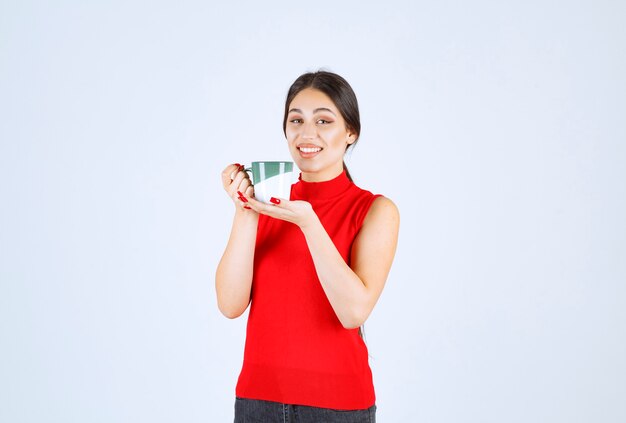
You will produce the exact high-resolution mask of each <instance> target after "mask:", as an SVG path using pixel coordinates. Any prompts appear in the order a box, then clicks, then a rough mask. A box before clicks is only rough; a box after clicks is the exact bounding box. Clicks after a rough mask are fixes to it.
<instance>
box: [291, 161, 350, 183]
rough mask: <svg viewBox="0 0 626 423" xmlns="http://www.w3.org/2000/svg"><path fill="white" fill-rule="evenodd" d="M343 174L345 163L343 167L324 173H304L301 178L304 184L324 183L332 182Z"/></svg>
mask: <svg viewBox="0 0 626 423" xmlns="http://www.w3.org/2000/svg"><path fill="white" fill-rule="evenodd" d="M342 172H343V162H341V166H340V167H339V168H338V169H335V168H333V169H328V170H326V171H322V172H304V171H302V173H301V176H300V178H301V179H302V180H303V181H304V182H324V181H330V180H331V179H335V178H336V177H337V176H339V175H341V173H342Z"/></svg>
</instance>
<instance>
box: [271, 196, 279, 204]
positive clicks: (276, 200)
mask: <svg viewBox="0 0 626 423" xmlns="http://www.w3.org/2000/svg"><path fill="white" fill-rule="evenodd" d="M270 203H274V204H280V200H279V199H278V198H274V197H272V198H270Z"/></svg>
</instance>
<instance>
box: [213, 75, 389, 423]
mask: <svg viewBox="0 0 626 423" xmlns="http://www.w3.org/2000/svg"><path fill="white" fill-rule="evenodd" d="M283 130H284V133H285V136H286V138H287V145H288V147H289V151H290V153H291V155H292V157H293V160H294V161H295V163H296V165H297V166H298V168H299V169H300V171H301V173H300V177H299V181H298V182H297V183H295V184H294V185H293V186H292V188H291V196H290V198H289V199H287V198H272V200H271V201H272V203H273V204H265V203H261V202H259V201H256V200H255V199H254V187H253V186H252V184H251V182H250V180H249V178H248V174H247V173H246V172H245V171H244V170H243V166H241V165H239V164H232V165H229V166H227V167H226V169H224V171H223V172H222V182H223V185H224V189H225V190H226V192H227V193H228V195H229V196H230V198H231V199H232V200H233V202H234V204H235V216H234V221H233V227H232V231H231V234H230V238H229V240H228V244H227V246H226V250H225V251H224V255H223V256H222V259H221V261H220V263H219V265H218V268H217V272H216V281H215V284H216V290H217V300H218V306H219V308H220V310H221V312H222V313H223V314H224V315H225V316H226V317H229V318H236V317H238V316H240V315H241V314H242V313H243V312H244V311H245V310H246V308H247V307H248V304H251V306H250V307H251V308H250V313H249V316H248V327H247V335H246V346H245V351H244V362H243V368H242V370H241V374H240V376H239V381H238V383H237V388H236V401H235V423H238V422H263V423H270V422H287V421H289V422H331V423H332V422H339V421H341V422H373V421H375V414H376V405H375V395H374V386H373V383H372V373H371V370H370V367H369V364H368V352H367V347H366V345H365V343H364V342H363V339H362V337H361V331H360V327H361V326H362V325H363V323H364V322H365V320H366V319H367V317H368V316H369V315H370V313H371V311H372V309H373V308H374V305H375V304H376V302H377V300H378V298H379V296H380V294H381V292H382V290H383V287H384V285H385V281H386V279H387V275H388V273H389V269H390V268H391V263H392V261H393V257H394V254H395V250H396V244H397V238H398V227H399V214H398V210H397V208H396V206H395V205H394V203H393V202H392V201H391V200H389V199H388V198H386V197H383V196H381V195H374V194H372V193H371V192H369V191H366V190H362V189H360V188H358V187H357V186H356V185H355V184H354V183H353V182H352V179H351V177H350V174H349V173H348V171H347V169H346V167H345V164H344V161H343V156H344V154H345V152H346V150H347V149H348V147H350V146H351V145H352V146H353V145H354V144H355V143H356V142H357V140H358V138H359V133H360V130H361V123H360V120H359V109H358V103H357V99H356V96H355V94H354V92H353V90H352V88H351V87H350V85H349V84H348V83H347V82H346V80H345V79H343V78H342V77H341V76H339V75H337V74H334V73H330V72H322V71H319V72H315V73H307V74H304V75H301V76H300V77H299V78H298V79H296V81H295V82H294V83H293V84H292V86H291V88H290V89H289V92H288V94H287V100H286V102H285V115H284V119H283Z"/></svg>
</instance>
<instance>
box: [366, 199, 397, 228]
mask: <svg viewBox="0 0 626 423" xmlns="http://www.w3.org/2000/svg"><path fill="white" fill-rule="evenodd" d="M399 222H400V211H399V210H398V207H397V206H396V205H395V203H394V202H393V201H391V200H390V199H389V198H387V197H383V196H380V197H377V198H376V199H375V200H374V202H373V203H372V205H371V206H370V209H369V210H368V212H367V215H366V216H365V220H364V221H363V225H364V226H371V225H374V226H378V225H389V224H395V225H398V223H399Z"/></svg>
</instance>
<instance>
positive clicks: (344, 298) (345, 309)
mask: <svg viewBox="0 0 626 423" xmlns="http://www.w3.org/2000/svg"><path fill="white" fill-rule="evenodd" d="M301 229H302V232H303V233H304V236H305V238H306V242H307V245H308V247H309V251H310V252H311V256H312V258H313V263H314V265H315V270H316V271H317V276H318V278H319V280H320V283H321V285H322V288H323V289H324V292H325V293H326V297H327V298H328V300H329V302H330V304H331V306H332V307H333V310H334V311H335V314H336V315H337V317H338V318H339V321H340V322H341V324H342V325H343V326H344V327H346V328H356V327H359V326H360V325H362V324H363V323H364V321H365V319H366V318H367V314H369V312H368V310H370V308H368V303H369V296H368V292H367V288H366V286H365V285H364V284H363V281H361V279H360V278H359V276H358V275H357V274H356V273H354V271H353V270H352V269H351V268H350V266H348V264H347V263H346V262H345V261H344V259H343V257H342V256H341V254H339V251H337V248H336V247H335V244H334V243H333V241H332V240H331V238H330V236H329V235H328V233H327V232H326V230H325V229H324V227H323V226H322V224H321V222H320V221H319V219H317V218H316V219H315V220H314V221H313V222H312V223H311V224H310V225H307V226H306V227H302V228H301Z"/></svg>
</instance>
